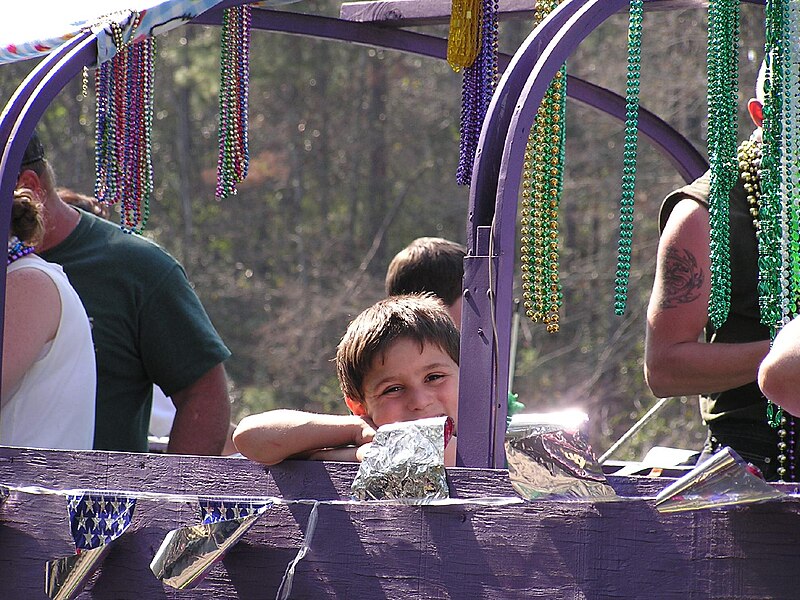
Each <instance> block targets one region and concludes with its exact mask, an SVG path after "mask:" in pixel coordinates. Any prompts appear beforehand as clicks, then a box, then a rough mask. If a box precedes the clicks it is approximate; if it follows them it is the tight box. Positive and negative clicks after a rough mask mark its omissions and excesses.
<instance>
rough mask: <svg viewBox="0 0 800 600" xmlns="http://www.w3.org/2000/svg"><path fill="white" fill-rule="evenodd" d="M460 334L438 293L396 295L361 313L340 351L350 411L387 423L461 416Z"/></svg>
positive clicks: (340, 372) (339, 370) (340, 370)
mask: <svg viewBox="0 0 800 600" xmlns="http://www.w3.org/2000/svg"><path fill="white" fill-rule="evenodd" d="M458 353H459V335H458V330H457V329H456V328H455V325H454V324H453V321H452V319H451V318H450V316H449V315H448V313H447V311H446V310H445V307H444V305H443V304H442V302H441V301H440V300H439V299H437V298H435V297H434V296H432V295H430V294H428V295H421V296H419V295H418V296H414V295H411V296H393V297H390V298H386V299H385V300H381V301H379V302H377V303H376V304H374V305H372V306H371V307H370V308H368V309H367V310H365V311H364V312H362V313H361V314H360V315H358V316H357V317H356V318H355V319H354V320H353V321H352V323H350V326H349V327H348V328H347V332H346V333H345V334H344V337H343V338H342V341H341V342H340V343H339V347H338V350H337V352H336V371H337V374H338V376H339V385H340V386H341V388H342V393H343V394H344V396H345V401H346V402H347V406H348V407H349V408H350V410H352V411H353V413H354V414H356V415H359V416H367V417H369V418H371V419H372V420H373V422H374V423H375V425H377V426H381V425H385V424H387V423H394V422H398V421H411V420H415V419H422V418H426V417H436V416H442V415H447V416H449V417H452V418H453V419H454V420H457V418H458Z"/></svg>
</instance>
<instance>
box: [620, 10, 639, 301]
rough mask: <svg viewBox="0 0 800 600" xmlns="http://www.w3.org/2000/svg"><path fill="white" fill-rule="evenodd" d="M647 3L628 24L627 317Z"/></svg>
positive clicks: (623, 211) (623, 281)
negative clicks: (643, 21)
mask: <svg viewBox="0 0 800 600" xmlns="http://www.w3.org/2000/svg"><path fill="white" fill-rule="evenodd" d="M643 13H644V3H643V1H642V0H631V6H630V17H629V23H628V75H627V86H626V89H625V111H626V113H625V147H624V150H623V160H622V165H623V170H622V195H621V197H620V201H619V247H618V252H617V272H616V279H615V282H614V313H615V314H617V315H624V314H625V305H626V304H627V302H628V279H629V278H630V272H631V248H632V246H633V199H634V192H635V187H636V186H635V183H636V149H637V146H638V138H639V76H640V74H641V55H642V19H643Z"/></svg>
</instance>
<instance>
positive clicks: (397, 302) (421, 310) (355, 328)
mask: <svg viewBox="0 0 800 600" xmlns="http://www.w3.org/2000/svg"><path fill="white" fill-rule="evenodd" d="M403 338H405V339H410V340H413V341H416V342H418V343H419V345H420V350H422V348H423V346H424V345H425V344H435V345H436V346H438V347H439V348H441V349H442V351H443V352H445V353H447V354H448V355H449V356H450V358H452V359H453V362H455V363H456V364H458V352H459V333H458V329H456V326H455V325H454V324H453V321H452V319H451V318H450V315H448V314H447V310H446V309H445V307H444V305H443V304H442V302H441V300H439V299H438V298H436V297H435V296H433V295H432V294H423V295H406V296H392V297H390V298H385V299H384V300H380V301H379V302H376V303H375V304H373V305H372V306H370V307H369V308H368V309H366V310H365V311H364V312H362V313H361V314H360V315H358V316H357V317H356V318H355V319H353V321H352V322H351V323H350V326H349V327H348V328H347V332H346V333H345V334H344V337H342V341H341V342H339V347H338V348H337V350H336V373H337V375H338V376H339V385H340V386H341V388H342V393H343V394H344V395H345V397H347V398H350V399H351V400H355V401H357V402H363V401H364V378H365V377H366V375H367V373H368V372H369V371H370V369H371V368H372V365H373V362H374V361H375V360H376V359H378V358H381V357H382V355H383V354H384V353H385V352H386V351H387V350H388V349H389V347H390V346H391V345H392V344H394V343H395V342H396V341H397V340H398V339H403Z"/></svg>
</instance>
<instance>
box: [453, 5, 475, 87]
mask: <svg viewBox="0 0 800 600" xmlns="http://www.w3.org/2000/svg"><path fill="white" fill-rule="evenodd" d="M480 12H481V0H453V5H452V10H451V14H450V29H449V31H448V34H447V63H448V64H449V65H450V67H451V68H452V69H453V71H455V72H456V73H458V72H459V71H461V69H465V68H466V67H469V66H472V63H474V62H475V59H476V58H477V56H478V51H479V50H480V42H481V21H480Z"/></svg>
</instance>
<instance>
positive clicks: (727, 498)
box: [656, 446, 786, 513]
mask: <svg viewBox="0 0 800 600" xmlns="http://www.w3.org/2000/svg"><path fill="white" fill-rule="evenodd" d="M751 469H754V467H751V465H748V464H747V463H746V462H745V461H744V460H743V459H742V458H741V457H740V456H739V455H738V454H736V452H734V451H733V450H732V449H731V448H729V447H727V446H726V447H724V448H722V449H721V450H720V451H719V452H717V453H716V454H714V456H712V457H711V458H709V459H708V460H707V461H705V462H703V463H701V464H699V465H697V466H696V467H695V468H694V469H692V470H691V471H689V472H688V473H687V474H686V475H684V476H683V477H681V478H680V479H678V481H676V482H675V483H673V484H672V485H670V486H669V487H666V488H664V489H663V490H662V491H661V493H660V494H658V496H657V497H656V510H658V512H661V513H674V512H683V511H687V510H698V509H701V508H717V507H721V506H740V505H743V504H753V503H756V502H766V501H769V500H780V499H782V498H785V497H786V494H784V493H783V492H781V491H780V490H777V489H775V488H774V487H772V486H771V485H770V484H768V483H767V482H766V481H764V480H763V479H762V478H761V477H758V476H757V475H755V474H754V473H753V471H752V470H751Z"/></svg>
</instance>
